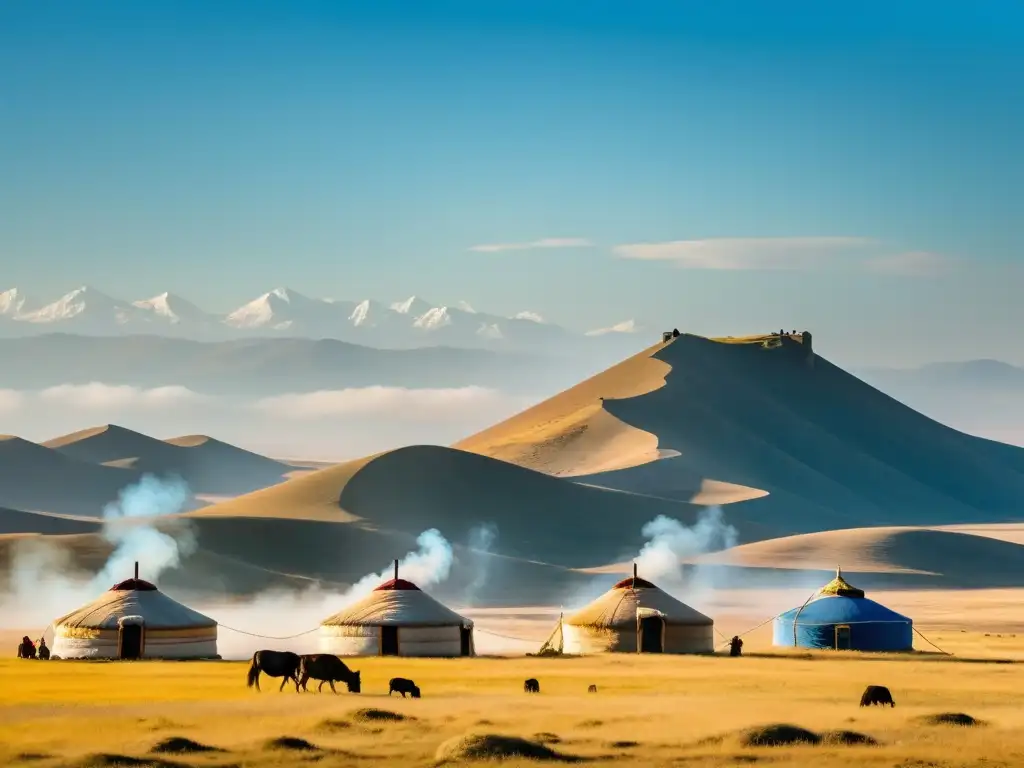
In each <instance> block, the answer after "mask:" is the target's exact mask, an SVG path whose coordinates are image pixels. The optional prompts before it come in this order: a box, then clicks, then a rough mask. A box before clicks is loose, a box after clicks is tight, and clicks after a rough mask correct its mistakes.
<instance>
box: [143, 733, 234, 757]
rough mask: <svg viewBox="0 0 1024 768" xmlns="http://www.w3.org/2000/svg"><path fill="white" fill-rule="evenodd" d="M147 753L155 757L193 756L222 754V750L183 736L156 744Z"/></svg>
mask: <svg viewBox="0 0 1024 768" xmlns="http://www.w3.org/2000/svg"><path fill="white" fill-rule="evenodd" d="M149 751H150V752H153V753H154V754H157V755H194V754H199V753H202V752H223V751H224V750H223V749H220V748H219V747H211V746H208V745H206V744H200V743H199V742H198V741H193V740H192V739H188V738H185V737H184V736H170V737H168V738H166V739H164V740H163V741H160V742H157V744H155V745H154V746H153V748H152V749H151V750H149Z"/></svg>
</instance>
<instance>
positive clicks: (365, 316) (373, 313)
mask: <svg viewBox="0 0 1024 768" xmlns="http://www.w3.org/2000/svg"><path fill="white" fill-rule="evenodd" d="M380 309H381V307H380V304H378V303H377V302H376V301H374V300H373V299H364V300H363V301H361V302H359V303H358V304H356V305H355V307H354V308H353V309H352V313H351V314H350V315H349V316H348V320H349V322H350V323H352V325H354V326H356V327H358V328H371V327H373V326H375V325H377V320H378V318H379V314H380Z"/></svg>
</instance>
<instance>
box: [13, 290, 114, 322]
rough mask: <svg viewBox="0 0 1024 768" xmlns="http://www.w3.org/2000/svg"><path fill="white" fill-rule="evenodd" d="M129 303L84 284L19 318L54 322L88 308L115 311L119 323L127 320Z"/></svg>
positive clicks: (77, 314)
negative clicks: (123, 302)
mask: <svg viewBox="0 0 1024 768" xmlns="http://www.w3.org/2000/svg"><path fill="white" fill-rule="evenodd" d="M128 307H129V305H127V304H122V303H121V302H119V301H117V300H115V299H112V298H110V297H109V296H107V295H106V294H103V293H100V292H99V291H97V290H96V289H95V288H90V287H89V286H87V285H83V286H81V287H80V288H75V290H73V291H70V292H69V293H66V294H65V295H64V296H61V297H60V298H59V299H57V301H55V302H53V303H52V304H47V305H46V306H45V307H40V308H39V309H37V310H35V311H34V312H26V313H25V314H23V315H22V316H21V317H20V318H19V319H22V320H27V321H28V322H30V323H53V322H59V321H61V320H71V319H73V318H76V317H79V316H82V315H83V314H84V313H85V312H86V310H92V311H94V312H95V311H100V312H103V311H107V310H109V311H113V312H114V313H115V319H116V320H117V322H118V323H121V324H123V323H125V322H127V319H128V318H127V313H126V310H127V309H128Z"/></svg>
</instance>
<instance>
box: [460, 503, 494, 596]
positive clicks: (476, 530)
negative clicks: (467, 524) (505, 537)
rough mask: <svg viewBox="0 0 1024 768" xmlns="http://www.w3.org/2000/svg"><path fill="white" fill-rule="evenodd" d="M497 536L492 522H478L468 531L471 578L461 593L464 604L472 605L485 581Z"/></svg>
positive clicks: (488, 573)
mask: <svg viewBox="0 0 1024 768" xmlns="http://www.w3.org/2000/svg"><path fill="white" fill-rule="evenodd" d="M497 538H498V526H497V525H495V524H494V523H480V524H478V525H475V526H473V528H472V529H471V530H470V532H469V542H468V545H467V559H468V560H469V563H468V565H469V570H470V571H471V572H472V574H473V578H472V579H470V580H469V581H468V582H467V583H466V589H465V590H464V591H463V594H462V602H463V604H464V605H466V606H469V607H472V606H473V605H474V604H475V602H476V599H477V595H478V594H479V592H480V590H481V589H483V586H484V584H486V583H487V578H488V576H490V566H491V562H492V557H491V547H492V546H494V542H495V540H496V539H497Z"/></svg>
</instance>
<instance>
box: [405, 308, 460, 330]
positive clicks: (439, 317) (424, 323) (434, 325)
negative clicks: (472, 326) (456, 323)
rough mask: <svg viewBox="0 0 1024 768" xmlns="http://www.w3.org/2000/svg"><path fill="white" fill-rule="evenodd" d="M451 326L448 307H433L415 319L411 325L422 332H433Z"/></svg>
mask: <svg viewBox="0 0 1024 768" xmlns="http://www.w3.org/2000/svg"><path fill="white" fill-rule="evenodd" d="M451 324H452V316H451V315H450V314H449V313H448V307H434V308H433V309H428V310H427V311H426V312H424V313H423V314H422V315H420V316H419V317H417V318H416V319H415V320H414V321H413V324H412V325H413V327H414V328H420V329H422V330H424V331H434V330H437V329H438V328H443V327H445V326H446V325H451Z"/></svg>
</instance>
